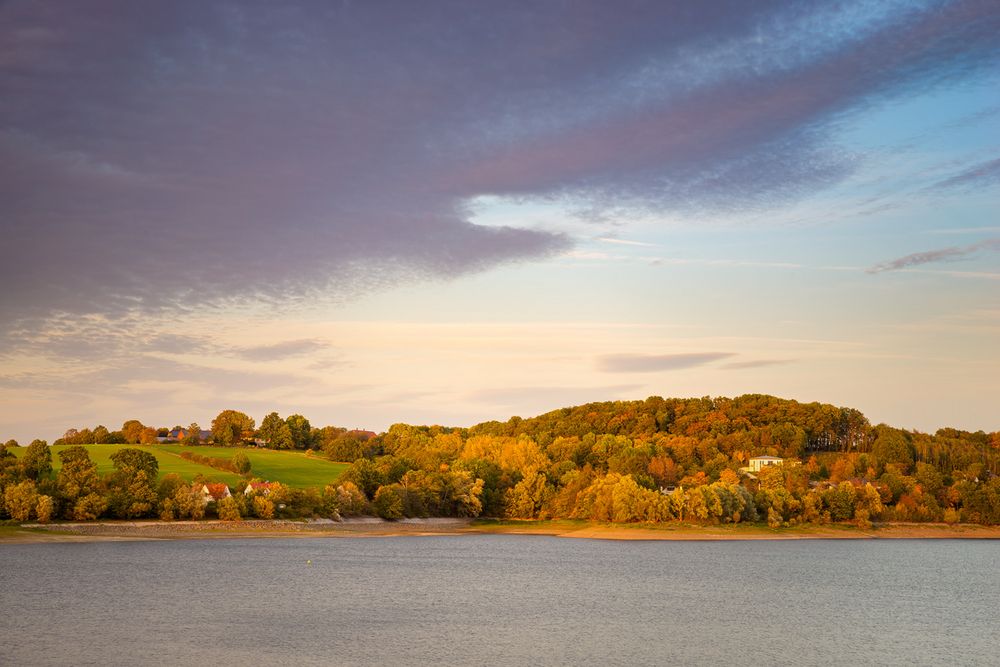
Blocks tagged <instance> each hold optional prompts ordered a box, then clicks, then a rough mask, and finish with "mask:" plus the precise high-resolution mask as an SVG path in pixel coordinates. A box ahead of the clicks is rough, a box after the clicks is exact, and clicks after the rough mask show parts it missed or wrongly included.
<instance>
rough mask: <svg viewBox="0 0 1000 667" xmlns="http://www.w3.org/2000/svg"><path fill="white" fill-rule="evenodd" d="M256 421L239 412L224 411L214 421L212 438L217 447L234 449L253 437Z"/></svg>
mask: <svg viewBox="0 0 1000 667" xmlns="http://www.w3.org/2000/svg"><path fill="white" fill-rule="evenodd" d="M253 432H254V420H253V418H251V417H250V416H249V415H246V414H244V413H242V412H239V411H238V410H223V411H222V412H220V413H219V415H218V416H217V417H216V418H215V419H213V420H212V438H213V440H215V443H216V444H217V445H222V446H223V447H232V446H234V445H238V444H240V443H241V442H243V440H245V439H247V438H250V437H252V435H253Z"/></svg>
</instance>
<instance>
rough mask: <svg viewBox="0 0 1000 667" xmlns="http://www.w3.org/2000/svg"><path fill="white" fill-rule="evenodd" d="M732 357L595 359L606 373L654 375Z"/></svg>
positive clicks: (709, 354)
mask: <svg viewBox="0 0 1000 667" xmlns="http://www.w3.org/2000/svg"><path fill="white" fill-rule="evenodd" d="M733 356H736V355H735V353H733V352H685V353H680V354H606V355H603V356H601V357H598V358H597V368H598V370H601V371H604V372H606V373H656V372H659V371H676V370H683V369H685V368H695V367H698V366H705V365H707V364H711V363H712V362H714V361H719V360H720V359H727V358H729V357H733Z"/></svg>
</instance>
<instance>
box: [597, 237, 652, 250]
mask: <svg viewBox="0 0 1000 667" xmlns="http://www.w3.org/2000/svg"><path fill="white" fill-rule="evenodd" d="M597 240H598V241H600V242H601V243H614V244H617V245H631V246H639V247H642V248H655V247H656V244H655V243H645V242H643V241H627V240H625V239H615V238H610V237H607V236H602V237H600V238H598V239H597Z"/></svg>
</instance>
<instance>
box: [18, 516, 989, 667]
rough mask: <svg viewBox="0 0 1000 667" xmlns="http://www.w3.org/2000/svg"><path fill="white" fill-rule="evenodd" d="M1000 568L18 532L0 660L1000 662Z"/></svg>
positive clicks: (523, 543) (825, 546)
mask: <svg viewBox="0 0 1000 667" xmlns="http://www.w3.org/2000/svg"><path fill="white" fill-rule="evenodd" d="M307 561H312V564H311V565H310V564H308V563H307ZM998 566H1000V542H993V541H971V540H934V541H930V540H892V541H854V540H847V541H837V540H830V541H825V540H807V541H791V542H613V541H599V540H579V539H560V538H554V537H543V536H518V535H479V536H460V537H443V536H438V537H398V538H368V539H293V540H284V539H259V540H204V541H177V542H95V543H84V544H79V543H77V544H73V543H66V544H25V545H6V546H0V632H2V644H0V646H2V648H0V664H3V665H48V664H54V665H104V664H114V665H143V664H164V665H179V664H197V665H206V664H212V665H217V664H221V663H225V664H247V665H249V664H253V665H275V664H287V665H301V664H315V665H421V664H423V665H427V664H445V665H498V664H507V665H529V664H530V665H579V664H601V665H660V664H678V665H690V664H721V663H736V664H748V665H758V664H796V665H806V664H848V663H853V664H858V663H862V664H941V665H954V664H994V665H995V664H1000V571H998ZM237 661H238V662H237Z"/></svg>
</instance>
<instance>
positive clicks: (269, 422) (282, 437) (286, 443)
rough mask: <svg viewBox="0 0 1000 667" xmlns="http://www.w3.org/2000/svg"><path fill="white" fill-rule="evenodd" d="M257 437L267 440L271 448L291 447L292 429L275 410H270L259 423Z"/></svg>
mask: <svg viewBox="0 0 1000 667" xmlns="http://www.w3.org/2000/svg"><path fill="white" fill-rule="evenodd" d="M257 437H258V438H260V439H262V440H265V441H267V446H268V447H270V448H271V449H291V447H292V431H291V429H289V428H288V424H287V423H285V420H283V419H282V418H281V417H279V416H278V413H277V412H272V413H270V414H269V415H267V416H266V417H264V421H262V422H261V423H260V428H259V429H258V430H257Z"/></svg>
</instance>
